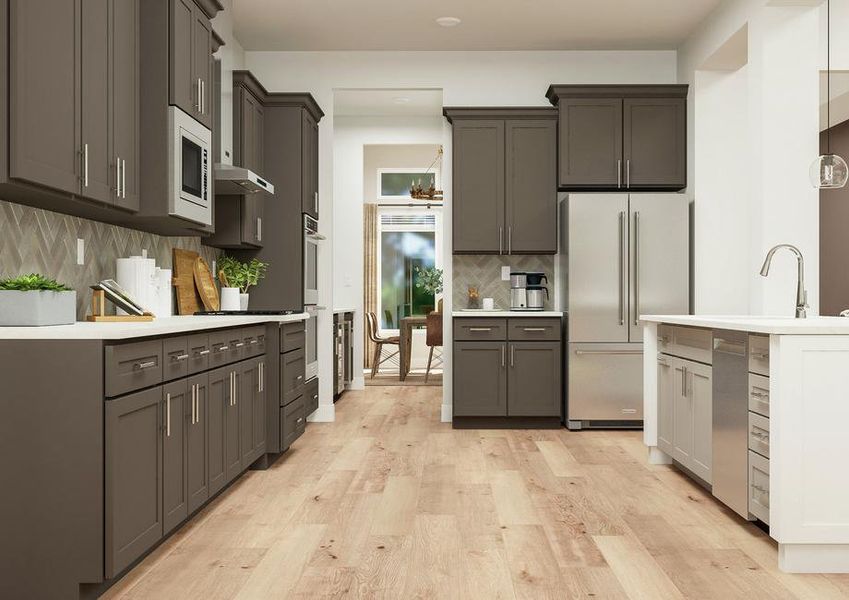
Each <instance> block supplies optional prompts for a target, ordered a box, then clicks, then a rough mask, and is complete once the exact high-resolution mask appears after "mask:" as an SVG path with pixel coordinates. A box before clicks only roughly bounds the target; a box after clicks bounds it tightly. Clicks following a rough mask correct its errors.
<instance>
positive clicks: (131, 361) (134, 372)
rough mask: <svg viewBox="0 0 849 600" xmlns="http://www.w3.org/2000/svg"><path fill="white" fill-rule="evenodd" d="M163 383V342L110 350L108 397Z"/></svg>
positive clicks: (116, 346) (111, 347) (107, 358)
mask: <svg viewBox="0 0 849 600" xmlns="http://www.w3.org/2000/svg"><path fill="white" fill-rule="evenodd" d="M161 382H162V340H150V341H147V342H134V343H131V344H120V345H114V346H106V395H107V396H109V397H112V396H120V395H121V394H126V393H127V392H132V391H133V390H138V389H141V388H144V387H149V386H152V385H157V384H158V383H161Z"/></svg>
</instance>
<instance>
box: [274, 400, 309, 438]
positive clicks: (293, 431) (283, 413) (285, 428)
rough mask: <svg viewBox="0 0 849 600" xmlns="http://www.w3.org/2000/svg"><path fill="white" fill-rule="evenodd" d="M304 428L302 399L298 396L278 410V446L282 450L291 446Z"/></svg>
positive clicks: (304, 418)
mask: <svg viewBox="0 0 849 600" xmlns="http://www.w3.org/2000/svg"><path fill="white" fill-rule="evenodd" d="M305 428H306V415H305V414H304V398H303V396H300V397H298V398H296V399H295V400H293V401H292V402H290V403H289V404H288V405H287V406H284V407H282V408H281V409H280V446H281V447H282V448H283V449H286V448H288V447H289V446H291V445H292V442H294V441H295V440H296V439H298V438H299V437H301V434H303V433H304V429H305Z"/></svg>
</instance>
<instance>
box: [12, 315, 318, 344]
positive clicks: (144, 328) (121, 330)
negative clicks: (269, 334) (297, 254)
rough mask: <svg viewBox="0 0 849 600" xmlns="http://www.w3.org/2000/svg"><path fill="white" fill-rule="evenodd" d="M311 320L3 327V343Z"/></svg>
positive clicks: (241, 318) (239, 318)
mask: <svg viewBox="0 0 849 600" xmlns="http://www.w3.org/2000/svg"><path fill="white" fill-rule="evenodd" d="M308 318H309V314H308V313H295V314H291V315H233V316H219V315H215V316H212V315H204V316H184V317H162V318H159V319H154V320H153V321H142V322H118V323H90V322H88V321H78V322H77V323H74V324H73V325H53V326H48V327H0V340H126V339H132V338H141V337H149V336H160V335H171V334H176V333H189V332H192V331H203V330H204V329H222V328H226V327H239V326H243V325H260V324H262V323H288V322H291V321H305V320H306V319H308Z"/></svg>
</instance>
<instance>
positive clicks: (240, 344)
mask: <svg viewBox="0 0 849 600" xmlns="http://www.w3.org/2000/svg"><path fill="white" fill-rule="evenodd" d="M244 345H245V342H236V348H241V347H242V346H244Z"/></svg>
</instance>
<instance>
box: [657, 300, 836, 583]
mask: <svg viewBox="0 0 849 600" xmlns="http://www.w3.org/2000/svg"><path fill="white" fill-rule="evenodd" d="M641 320H642V322H643V325H644V344H645V357H646V358H645V361H644V373H643V381H644V411H645V416H644V419H645V429H644V434H643V439H644V442H645V444H646V446H648V449H649V460H650V462H653V463H655V464H662V463H672V462H674V463H675V464H676V466H678V467H680V468H681V469H682V470H683V471H684V472H685V473H687V474H688V475H690V476H692V477H694V478H695V479H697V480H700V481H701V483H702V484H703V485H705V486H706V487H709V488H710V489H711V490H712V492H713V495H714V496H715V497H716V498H717V499H718V500H720V501H721V502H723V503H724V504H726V505H727V506H729V507H730V508H731V509H732V510H734V511H735V512H737V513H738V514H740V516H741V517H743V518H744V519H748V520H755V519H757V520H760V521H762V522H763V523H765V524H767V525H768V526H769V534H770V536H771V537H772V538H773V539H775V540H776V541H777V542H778V558H779V566H780V568H781V569H782V570H784V571H787V572H797V573H805V572H824V573H847V572H849V477H847V476H846V469H845V467H844V466H843V461H844V460H846V457H847V456H849V435H847V424H849V319H845V318H840V317H812V318H808V319H793V318H772V317H735V316H716V317H713V316H687V315H684V316H680V315H670V316H666V315H660V316H656V315H650V316H642V317H641Z"/></svg>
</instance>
